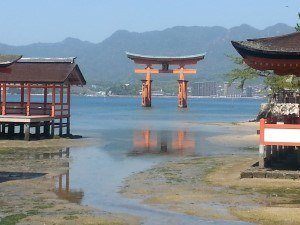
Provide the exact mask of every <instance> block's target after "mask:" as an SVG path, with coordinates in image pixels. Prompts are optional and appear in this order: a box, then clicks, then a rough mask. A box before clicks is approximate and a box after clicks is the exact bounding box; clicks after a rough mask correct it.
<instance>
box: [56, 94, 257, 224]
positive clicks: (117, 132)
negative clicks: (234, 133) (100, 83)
mask: <svg viewBox="0 0 300 225" xmlns="http://www.w3.org/2000/svg"><path fill="white" fill-rule="evenodd" d="M176 101H177V100H176V99H175V98H156V99H154V100H153V107H152V108H151V109H146V108H141V107H140V106H139V105H140V99H138V98H85V97H74V98H73V102H72V107H73V108H72V110H73V111H72V133H74V134H81V135H84V136H88V137H95V138H100V139H101V140H103V141H104V145H102V146H93V147H88V148H74V149H71V151H70V159H71V162H70V165H69V172H68V173H67V174H65V175H62V176H61V177H60V179H59V180H60V182H58V184H57V185H58V186H59V187H58V189H57V193H58V195H59V196H60V197H61V198H65V199H68V200H69V201H73V202H76V203H80V204H83V205H90V206H95V207H99V208H101V209H102V210H105V211H109V212H117V213H118V212H120V213H128V214H132V215H135V216H141V217H142V218H144V220H143V221H144V224H233V223H234V224H245V223H242V222H232V221H230V222H226V221H208V220H202V219H201V218H198V217H193V216H188V215H183V214H179V213H173V212H169V211H167V210H158V209H156V208H154V207H150V206H146V205H143V204H141V203H140V201H139V200H132V199H127V198H124V197H122V196H121V195H120V194H119V193H118V191H119V190H120V188H121V187H122V181H123V179H124V178H126V177H128V176H130V175H131V174H132V173H136V172H139V171H142V170H146V169H148V168H151V167H152V166H153V165H155V164H158V163H160V162H164V161H168V160H173V159H176V158H178V157H185V156H199V155H200V156H206V155H214V154H223V155H224V154H233V153H236V152H238V149H233V148H226V147H221V146H217V145H214V144H212V143H208V142H207V141H206V137H209V136H212V135H215V134H218V133H220V134H222V133H226V132H228V131H226V129H224V128H222V127H219V126H213V125H204V124H200V122H201V123H205V122H237V121H246V120H249V119H252V118H254V116H255V115H256V113H257V110H258V107H259V105H260V103H261V100H253V99H190V101H189V106H190V107H189V109H178V108H177V106H176V104H177V102H176Z"/></svg>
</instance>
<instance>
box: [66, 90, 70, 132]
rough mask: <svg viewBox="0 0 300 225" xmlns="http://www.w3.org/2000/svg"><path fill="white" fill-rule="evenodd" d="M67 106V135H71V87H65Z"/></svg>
mask: <svg viewBox="0 0 300 225" xmlns="http://www.w3.org/2000/svg"><path fill="white" fill-rule="evenodd" d="M67 105H68V117H67V135H70V134H71V122H70V119H71V86H70V84H68V87H67Z"/></svg>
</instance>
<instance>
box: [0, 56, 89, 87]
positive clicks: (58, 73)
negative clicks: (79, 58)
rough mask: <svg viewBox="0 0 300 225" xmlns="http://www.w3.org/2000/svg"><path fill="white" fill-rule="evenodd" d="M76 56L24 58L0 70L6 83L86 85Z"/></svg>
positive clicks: (0, 75) (1, 78)
mask: <svg viewBox="0 0 300 225" xmlns="http://www.w3.org/2000/svg"><path fill="white" fill-rule="evenodd" d="M74 59H75V58H23V59H21V60H19V61H17V62H16V63H13V64H12V65H10V66H8V67H7V68H4V69H2V70H0V82H4V83H60V84H70V85H85V84H86V81H85V79H84V77H83V75H82V73H81V70H80V68H79V66H78V65H77V64H76V63H75V61H74Z"/></svg>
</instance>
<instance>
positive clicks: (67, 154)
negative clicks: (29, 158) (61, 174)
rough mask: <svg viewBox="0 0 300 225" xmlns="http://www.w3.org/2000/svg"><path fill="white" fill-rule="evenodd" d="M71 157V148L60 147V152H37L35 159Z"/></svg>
mask: <svg viewBox="0 0 300 225" xmlns="http://www.w3.org/2000/svg"><path fill="white" fill-rule="evenodd" d="M69 157H70V148H66V149H60V150H59V151H58V152H43V153H36V154H35V159H58V158H60V159H62V158H69Z"/></svg>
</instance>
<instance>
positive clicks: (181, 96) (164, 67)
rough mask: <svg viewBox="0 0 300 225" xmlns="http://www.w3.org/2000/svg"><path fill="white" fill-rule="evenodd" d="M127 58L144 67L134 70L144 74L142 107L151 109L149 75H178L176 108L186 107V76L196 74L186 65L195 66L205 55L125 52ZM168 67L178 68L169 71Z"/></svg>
mask: <svg viewBox="0 0 300 225" xmlns="http://www.w3.org/2000/svg"><path fill="white" fill-rule="evenodd" d="M126 54H127V57H128V58H129V59H131V60H133V61H134V62H135V63H136V64H140V65H145V66H146V67H145V69H135V73H137V74H146V79H144V80H142V106H144V107H151V89H152V80H151V74H159V73H171V74H176V75H179V79H178V107H179V108H186V107H187V83H188V81H187V80H186V79H185V75H186V74H196V73H197V70H196V69H186V68H185V66H186V65H196V64H197V63H198V62H199V61H200V60H203V59H204V57H205V54H198V55H190V56H173V57H171V56H146V55H139V54H133V53H129V52H126ZM155 65H161V69H154V68H153V66H155ZM170 65H173V66H178V68H175V69H170Z"/></svg>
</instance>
